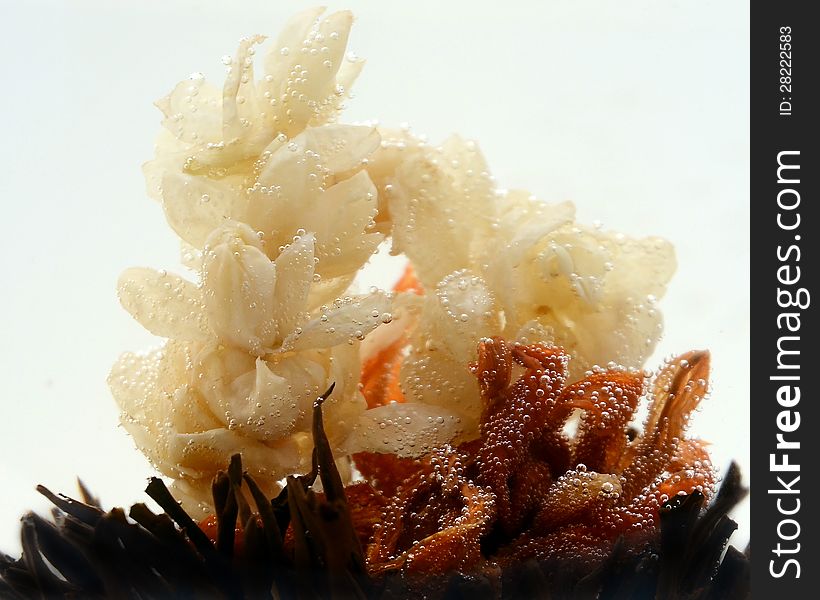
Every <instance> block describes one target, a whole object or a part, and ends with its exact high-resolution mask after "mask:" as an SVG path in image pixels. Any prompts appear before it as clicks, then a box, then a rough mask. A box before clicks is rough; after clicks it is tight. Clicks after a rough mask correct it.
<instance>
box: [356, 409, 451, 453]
mask: <svg viewBox="0 0 820 600" xmlns="http://www.w3.org/2000/svg"><path fill="white" fill-rule="evenodd" d="M463 429H464V419H463V417H462V416H461V415H459V414H458V413H455V412H451V411H448V410H446V409H444V408H442V407H440V406H430V405H427V404H418V403H414V402H407V403H404V404H396V403H393V404H387V405H385V406H379V407H378V408H372V409H370V410H366V411H365V412H364V413H362V415H361V416H360V417H359V419H358V420H357V422H356V424H355V425H354V426H353V430H352V432H351V434H350V437H348V439H347V440H345V442H344V444H343V445H342V450H343V451H344V452H346V453H348V454H353V453H356V452H382V453H392V454H395V455H396V456H399V457H419V456H423V455H424V454H427V453H429V452H430V451H431V450H432V449H433V448H435V447H440V446H442V445H444V444H446V443H448V442H450V441H451V440H453V439H455V438H457V437H458V436H460V435H461V433H462V432H463Z"/></svg>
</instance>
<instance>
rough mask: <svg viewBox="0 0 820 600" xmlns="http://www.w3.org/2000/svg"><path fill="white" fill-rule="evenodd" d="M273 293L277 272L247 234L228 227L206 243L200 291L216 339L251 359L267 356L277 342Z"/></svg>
mask: <svg viewBox="0 0 820 600" xmlns="http://www.w3.org/2000/svg"><path fill="white" fill-rule="evenodd" d="M216 241H219V243H216V244H214V242H216ZM286 281H287V279H286ZM277 287H278V286H277V266H276V264H274V263H273V262H271V260H270V259H269V258H268V257H267V255H266V254H265V253H264V252H263V251H262V250H260V248H259V242H258V239H257V237H256V235H255V234H254V232H253V231H252V230H251V229H250V228H248V227H247V226H244V225H243V226H241V227H236V226H234V227H233V228H228V229H223V230H218V231H216V232H214V234H213V235H212V237H211V238H209V243H208V248H207V251H206V252H205V256H204V258H203V263H202V288H203V296H204V298H205V312H206V314H207V316H208V323H209V325H210V327H211V329H212V330H213V331H214V333H216V334H217V336H219V338H220V339H222V340H225V341H227V342H230V343H232V344H235V345H236V346H238V347H240V348H245V349H247V350H248V351H250V352H252V353H254V354H256V355H261V354H264V353H265V352H268V351H270V348H271V346H272V345H273V344H274V343H275V341H276V339H277V336H278V328H277V320H276V317H277V313H276V308H277V304H276V298H275V294H276V290H277Z"/></svg>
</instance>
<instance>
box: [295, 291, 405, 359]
mask: <svg viewBox="0 0 820 600" xmlns="http://www.w3.org/2000/svg"><path fill="white" fill-rule="evenodd" d="M391 319H392V315H391V314H390V298H389V297H388V296H386V295H385V294H382V293H373V294H369V295H367V296H359V297H356V298H345V299H343V300H339V301H338V302H337V303H336V304H335V305H334V306H333V307H331V308H329V309H328V310H325V311H322V314H321V315H319V316H317V317H315V318H313V319H311V320H310V321H309V322H308V323H307V324H305V325H304V326H302V327H301V328H300V329H299V330H297V331H295V332H293V333H292V334H290V335H289V336H288V337H287V338H285V341H284V342H283V344H282V348H283V349H284V350H296V351H300V350H308V349H312V348H330V347H332V346H336V345H338V344H344V343H350V342H352V341H354V340H363V339H364V337H365V336H366V335H367V334H368V333H370V332H371V331H373V330H374V329H375V328H376V327H378V326H379V325H381V324H382V323H385V322H390V320H391Z"/></svg>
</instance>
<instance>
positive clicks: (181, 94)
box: [156, 73, 222, 144]
mask: <svg viewBox="0 0 820 600" xmlns="http://www.w3.org/2000/svg"><path fill="white" fill-rule="evenodd" d="M221 100H222V94H221V93H220V90H219V89H218V88H216V87H215V86H213V85H211V84H210V83H208V82H207V81H205V77H203V75H202V74H201V73H194V74H193V75H191V76H190V77H189V78H188V79H186V80H184V81H181V82H179V83H178V84H177V85H176V87H174V89H173V90H172V91H171V93H170V94H168V95H167V96H166V97H164V98H162V99H161V100H158V101H157V102H156V105H157V107H158V108H159V109H160V110H161V111H162V113H163V114H164V115H165V118H164V119H163V121H162V125H163V126H164V127H165V128H166V129H167V130H168V131H169V132H171V133H172V134H173V135H174V136H175V137H176V138H177V139H179V140H181V141H184V142H188V143H190V144H201V143H205V142H209V141H213V140H218V139H220V137H221V133H222V120H221V118H220V117H221V115H220V106H221Z"/></svg>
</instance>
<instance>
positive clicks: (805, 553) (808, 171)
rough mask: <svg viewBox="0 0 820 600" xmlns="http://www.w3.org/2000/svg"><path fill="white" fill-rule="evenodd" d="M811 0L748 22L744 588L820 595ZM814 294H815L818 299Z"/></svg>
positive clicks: (761, 6) (766, 9) (774, 5)
mask: <svg viewBox="0 0 820 600" xmlns="http://www.w3.org/2000/svg"><path fill="white" fill-rule="evenodd" d="M812 9H813V4H812V3H808V2H776V1H773V0H771V1H769V2H756V3H753V4H752V14H751V16H752V19H751V32H750V33H751V62H750V64H751V161H752V164H751V199H750V201H751V225H752V232H751V233H752V235H751V239H752V247H751V274H752V281H751V285H752V295H751V297H752V304H751V314H752V323H751V331H752V352H751V367H752V368H751V390H752V397H751V399H750V402H751V411H752V420H751V422H752V432H751V439H752V475H753V477H752V504H751V508H752V529H751V537H752V540H753V542H754V552H752V567H753V571H752V573H753V574H752V591H753V596H754V597H755V598H765V599H768V598H773V599H785V598H789V599H792V598H820V563H818V558H817V557H818V550H820V538H818V534H820V531H818V526H817V522H818V518H817V515H818V512H819V511H820V504H819V503H818V500H817V498H816V497H814V496H813V494H812V493H811V492H812V491H813V482H814V481H815V477H816V475H817V468H818V464H820V456H818V438H819V437H820V430H818V431H815V430H814V427H817V426H818V425H820V420H819V419H820V417H819V416H818V406H820V402H818V399H817V398H816V393H815V390H814V388H813V386H812V385H811V384H812V383H813V379H814V378H813V376H814V375H815V374H816V372H817V368H818V367H817V366H815V365H814V364H813V359H814V356H815V354H816V353H817V352H816V350H817V347H816V345H815V339H814V337H815V334H816V324H817V320H816V317H815V316H814V310H813V307H812V305H811V304H812V301H813V300H815V299H814V298H812V297H811V294H812V292H813V291H815V290H816V288H815V286H814V282H815V279H816V270H817V269H818V264H817V236H818V232H819V231H820V227H819V225H820V211H816V210H813V209H815V208H816V207H815V204H816V203H817V202H819V201H820V196H819V195H818V191H819V190H820V187H818V179H820V163H819V162H818V152H817V146H818V144H820V140H818V135H820V128H818V120H817V116H816V113H817V111H818V110H820V98H818V94H817V81H816V79H817V77H818V74H819V71H820V70H819V69H818V65H820V41H818V40H820V34H819V33H818V26H817V22H816V21H815V19H813V18H812V16H811V14H810V13H813V12H814V11H813V10H812ZM816 300H817V301H820V296H818V297H817V298H816Z"/></svg>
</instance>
